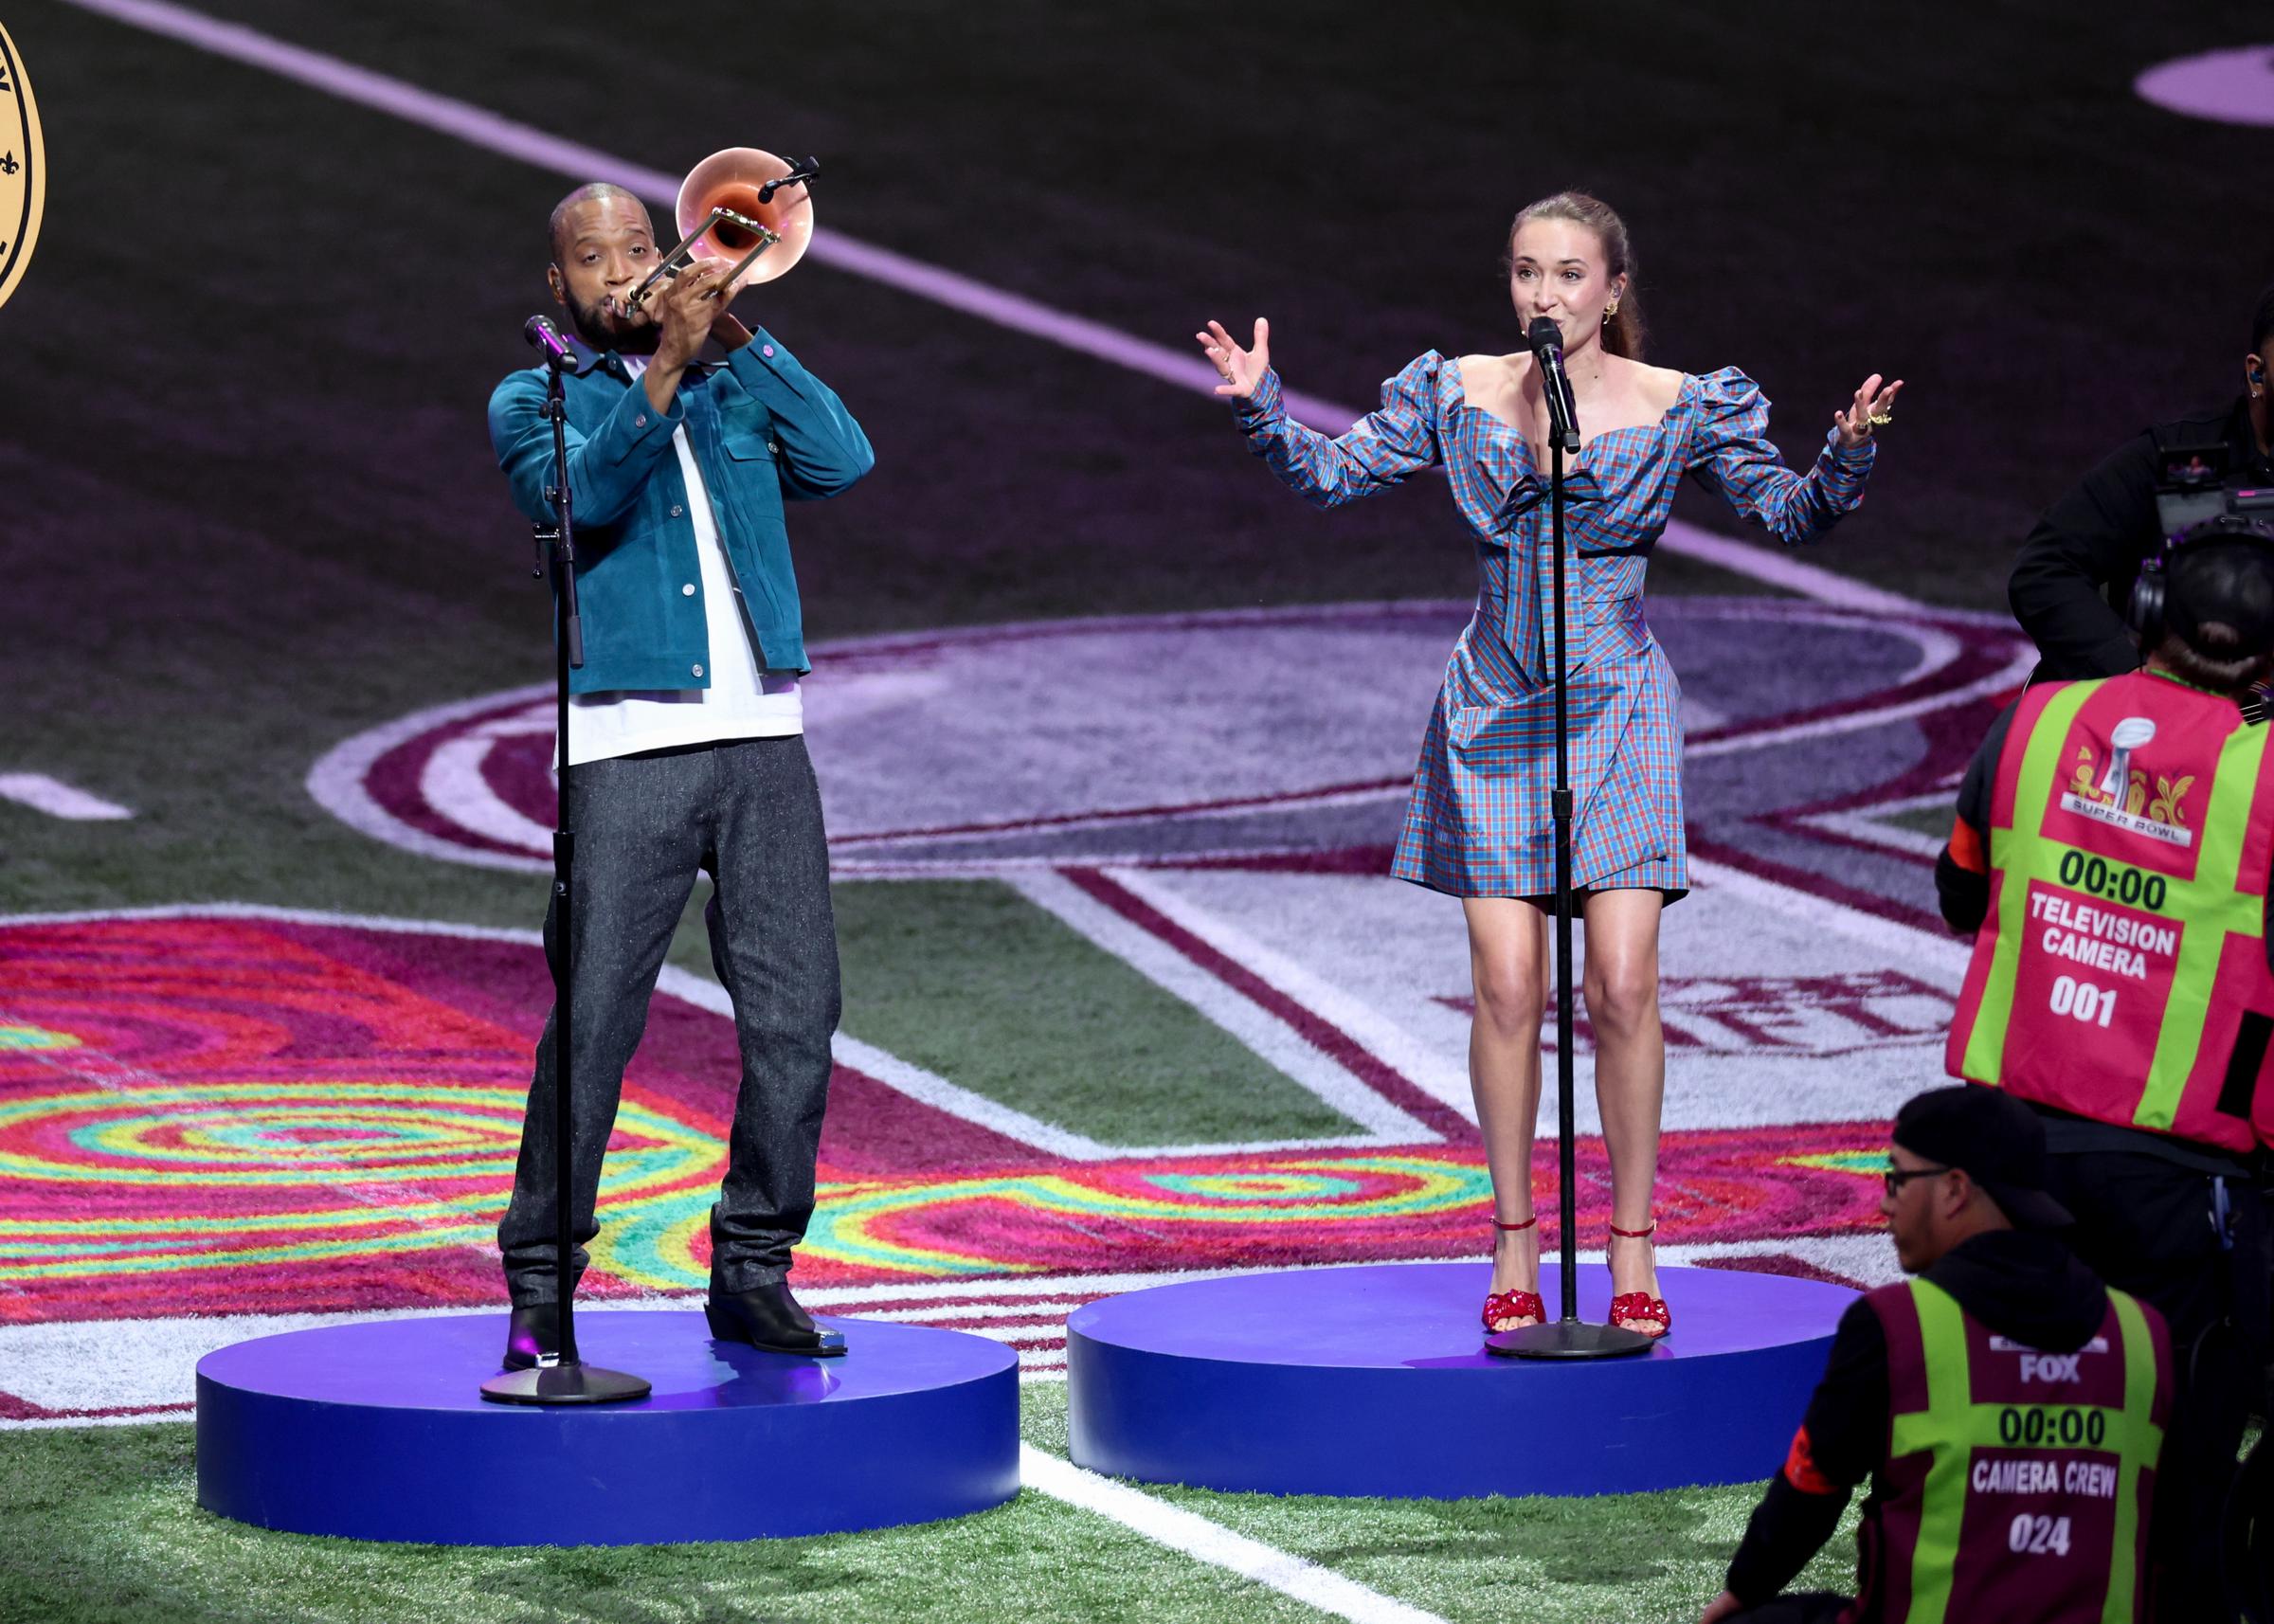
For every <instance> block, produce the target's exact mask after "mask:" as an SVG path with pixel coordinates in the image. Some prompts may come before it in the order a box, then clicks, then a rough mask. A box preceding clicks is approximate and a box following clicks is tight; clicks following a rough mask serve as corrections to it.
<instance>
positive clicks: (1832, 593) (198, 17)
mask: <svg viewBox="0 0 2274 1624" xmlns="http://www.w3.org/2000/svg"><path fill="white" fill-rule="evenodd" d="M63 4H64V5H67V6H75V7H77V8H78V9H80V10H82V11H91V12H94V13H95V14H97V15H98V16H102V17H108V18H110V19H111V20H112V21H113V22H117V23H123V24H125V25H127V26H128V27H135V28H141V29H143V30H145V31H146V32H149V33H153V34H160V35H163V36H165V37H166V38H168V39H171V40H176V41H179V42H180V43H182V44H183V45H190V46H193V47H195V48H196V49H198V50H202V51H207V52H209V53H210V54H212V55H214V56H220V57H227V58H228V59H230V60H231V61H233V62H239V63H244V64H246V65H247V66H250V67H258V68H262V69H265V70H266V71H268V72H270V73H274V74H276V75H278V76H279V77H280V78H284V79H289V80H292V81H295V82H297V83H300V84H305V85H307V86H309V87H310V88H312V89H316V90H320V91H323V92H324V93H325V94H327V95H330V96H336V97H338V98H339V99H341V100H343V101H353V102H356V103H358V104H360V105H362V106H365V107H370V108H373V109H376V110H377V111H379V112H382V113H391V114H393V115H394V116H395V117H399V118H403V119H406V120H407V121H408V122H410V123H413V124H417V125H420V126H422V127H424V128H425V129H428V130H433V131H435V132H437V133H439V134H442V135H454V136H456V137H458V138H459V139H460V140H461V141H464V142H466V143H468V144H469V145H471V146H477V147H480V148H483V149H484V150H486V151H489V152H493V153H498V154H500V155H502V156H505V157H510V158H515V159H518V160H520V161H521V162H523V163H526V164H529V165H531V166H532V167H533V168H536V169H543V170H551V171H554V172H555V173H558V174H561V175H565V176H567V177H568V178H569V179H571V180H580V181H582V180H605V181H612V182H614V183H615V184H616V185H618V186H622V187H624V188H627V189H630V190H632V191H636V192H638V193H639V194H640V195H641V196H642V197H644V198H646V199H648V200H649V201H650V202H651V203H655V204H658V205H659V206H661V207H664V208H669V207H670V206H671V203H672V201H673V199H674V198H676V197H677V194H678V189H679V183H678V180H677V177H675V176H672V175H668V174H665V173H664V172H663V171H660V170H651V169H648V168H646V167H644V166H642V165H640V164H634V163H630V162H628V161H626V160H625V159H623V158H620V157H617V156H615V155H614V154H612V153H604V152H602V151H600V150H599V149H598V148H596V147H587V146H585V145H583V144H582V143H580V142H576V141H570V140H566V139H564V138H562V137H561V136H558V135H547V134H546V133H545V132H544V131H542V130H538V129H534V128H532V126H530V125H527V124H523V123H520V122H518V121H516V120H514V119H512V118H507V117H501V116H500V115H498V114H496V113H492V112H490V111H488V110H487V109H485V108H480V107H477V106H475V105H474V104H473V103H472V102H468V101H460V100H458V99H456V98H454V97H448V96H439V95H437V94H435V93H434V92H433V91H430V90H422V89H420V88H419V87H418V86H417V85H415V84H410V83H408V82H406V81H403V80H400V79H394V78H391V77H389V76H388V75H387V74H383V73H376V72H373V71H372V70H371V69H370V68H366V67H358V66H356V65H355V64H354V63H348V62H342V61H340V60H339V59H338V58H337V57H332V56H326V55H324V54H323V53H322V52H321V51H312V50H309V49H307V48H306V47H305V46H301V45H287V44H285V43H284V42H283V41H281V40H277V39H272V38H271V37H269V36H268V35H266V34H263V33H262V32H260V31H259V30H258V29H254V28H248V27H244V25H243V24H240V23H225V22H222V21H221V20H220V19H218V18H215V17H208V16H207V15H206V14H205V13H204V12H202V11H193V10H190V9H189V8H187V7H184V6H175V5H171V4H170V3H169V0H63ZM806 253H807V255H808V257H809V258H811V259H812V260H813V261H814V262H816V263H819V264H824V265H833V266H835V267H836V268H837V269H839V270H841V271H848V272H850V273H852V274H853V275H855V276H857V277H864V278H866V279H868V280H871V281H875V282H879V283H882V284H883V285H884V286H887V287H891V288H896V289H898V290H899V291H900V292H902V293H908V294H913V295H914V296H915V297H916V298H922V299H927V300H929V301H930V302H931V303H934V304H938V305H941V306H944V307H945V308H947V309H949V310H954V311H958V312H961V313H962V314H964V315H966V316H975V317H977V318H978V319H980V320H982V321H985V322H990V323H992V324H993V325H995V326H998V327H1004V328H1008V329H1010V330H1011V331H1012V332H1014V333H1022V334H1027V335H1028V336H1030V337H1035V338H1040V339H1043V340H1045V341H1047V342H1049V343H1052V344H1056V345H1057V346H1059V347H1060V348H1061V349H1066V350H1072V351H1074V352H1076V353H1078V354H1084V355H1089V356H1092V357H1094V358H1095V359H1097V360H1100V361H1106V362H1110V363H1111V364H1112V365H1114V366H1116V367H1123V368H1127V369H1128V370H1130V371H1133V372H1140V373H1143V374H1144V375H1145V376H1146V377H1148V378H1155V379H1158V380H1160V381H1161V382H1163V383H1165V384H1173V385H1176V386H1177V387H1179V388H1188V389H1195V390H1199V391H1201V392H1204V393H1208V394H1211V395H1213V394H1214V392H1215V389H1216V386H1217V384H1218V382H1219V381H1220V379H1219V378H1218V374H1217V371H1216V370H1215V369H1214V368H1212V367H1210V366H1209V365H1208V364H1207V363H1206V362H1204V361H1202V360H1201V359H1200V356H1198V355H1195V354H1187V353H1186V352H1183V351H1182V350H1175V349H1171V348H1170V347H1168V346H1167V345H1164V344H1156V343H1154V342H1153V341H1152V340H1151V339H1149V338H1139V337H1136V336H1134V335H1132V334H1127V333H1123V332H1121V331H1119V330H1118V329H1115V328H1111V327H1108V326H1107V325H1106V324H1105V323H1103V322H1100V321H1092V320H1091V319H1090V318H1089V317H1087V316H1075V315H1074V314H1073V313H1072V312H1070V311H1063V310H1057V309H1055V308H1053V307H1052V306H1050V305H1046V304H1041V303H1038V302H1037V301H1036V300H1034V299H1030V298H1021V297H1020V295H1018V294H1014V293H1005V292H1004V291H1003V290H1002V289H1001V288H995V287H989V286H988V285H987V284H986V283H984V282H982V281H979V280H975V279H973V278H971V277H966V276H964V275H963V274H961V273H960V272H956V271H950V270H947V269H946V268H945V267H943V266H939V265H933V264H928V263H926V262H924V261H922V260H916V259H911V257H909V256H908V255H906V254H900V253H895V252H894V251H893V250H892V249H890V248H883V247H879V246H877V245H876V244H873V243H863V242H861V241H859V240H858V239H857V238H853V237H848V236H846V235H845V234H844V233H843V232H841V231H835V230H832V231H830V232H828V233H826V234H822V233H816V234H815V236H814V238H813V242H812V245H811V246H810V247H808V248H807V249H806ZM1286 401H1287V409H1288V410H1289V412H1290V413H1291V414H1292V415H1294V416H1295V417H1297V418H1300V419H1301V420H1302V421H1303V422H1305V423H1308V424H1311V425H1313V426H1314V427H1318V428H1324V429H1328V430H1332V431H1334V432H1337V433H1339V432H1341V431H1342V430H1343V429H1344V428H1346V427H1347V426H1349V424H1352V423H1355V422H1356V421H1357V420H1358V419H1359V418H1360V417H1362V416H1363V415H1364V414H1363V412H1361V411H1360V410H1359V409H1358V408H1356V407H1354V406H1338V405H1336V404H1335V403H1334V402H1332V401H1327V400H1322V399H1321V398H1319V397H1318V396H1316V395H1309V394H1305V393H1303V392H1301V391H1299V390H1295V389H1289V390H1288V391H1287V392H1286ZM1659 545H1660V546H1662V547H1664V548H1665V549H1666V550H1668V551H1669V552H1673V553H1679V554H1682V555H1684V556H1686V557H1690V558H1695V559H1698V560H1699V561H1701V562H1703V563H1706V564H1711V565H1714V566H1716V567H1717V568H1723V569H1726V570H1729V571H1731V572H1732V573H1734V574H1739V575H1744V576H1748V577H1750V578H1751V579H1753V580H1756V581H1759V582H1761V583H1762V584H1764V585H1766V586H1775V587H1778V588H1779V589H1781V590H1783V591H1787V592H1793V593H1796V594H1798V595H1799V596H1801V597H1804V598H1814V599H1815V600H1816V601H1817V602H1819V603H1825V604H1837V605H1839V606H1840V607H1842V608H1849V609H1862V610H1866V611H1868V612H1871V613H1875V614H1926V613H1931V612H1933V611H1932V610H1931V608H1930V607H1929V605H1927V604H1923V603H1921V602H1919V601H1918V600H1916V599H1912V598H1906V597H1904V596H1903V595H1902V594H1901V593H1898V592H1889V591H1886V590H1884V589H1883V588H1881V587H1877V586H1865V585H1864V584H1863V583H1861V582H1858V581H1852V580H1850V579H1849V578H1848V577H1847V576H1845V575H1841V574H1838V573H1836V572H1835V571H1832V570H1830V569H1826V568H1821V567H1819V566H1817V565H1814V564H1804V563H1802V562H1801V561H1800V560H1798V559H1797V558H1794V557H1792V556H1790V554H1789V553H1787V552H1783V551H1779V550H1776V549H1773V548H1766V547H1760V546H1758V545H1756V544H1754V543H1752V542H1748V541H1739V540H1736V539H1734V538H1733V537H1729V536H1723V535H1715V534H1713V533H1712V532H1709V531H1704V530H1700V529H1698V528H1697V527H1696V526H1695V525H1689V524H1685V523H1683V522H1681V521H1680V520H1674V521H1672V522H1670V523H1669V524H1668V525H1667V527H1666V534H1665V537H1664V538H1663V540H1661V542H1660V543H1659Z"/></svg>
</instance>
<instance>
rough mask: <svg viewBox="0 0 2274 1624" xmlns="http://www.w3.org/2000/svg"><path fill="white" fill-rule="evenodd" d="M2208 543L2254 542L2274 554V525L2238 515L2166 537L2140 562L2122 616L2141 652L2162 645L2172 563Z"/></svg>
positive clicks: (2216, 519) (2211, 519)
mask: <svg viewBox="0 0 2274 1624" xmlns="http://www.w3.org/2000/svg"><path fill="white" fill-rule="evenodd" d="M2211 541H2250V542H2255V543H2257V544H2258V546H2259V547H2260V549H2261V550H2264V551H2265V552H2267V553H2269V554H2274V525H2269V524H2267V523H2266V522H2265V520H2264V519H2254V518H2246V517H2244V516H2243V515H2242V514H2219V515H2218V516H2217V517H2216V518H2210V519H2205V520H2204V521H2203V522H2202V523H2201V524H2198V525H2192V526H2190V527H2189V528H2188V529H2186V530H2183V531H2181V532H2179V533H2178V534H2177V535H2174V536H2167V537H2165V538H2164V543H2163V546H2162V547H2161V548H2159V549H2158V550H2157V551H2155V552H2153V553H2151V554H2150V555H2149V556H2148V557H2146V558H2144V559H2142V560H2141V561H2140V565H2139V578H2138V579H2136V580H2135V581H2134V582H2133V583H2132V601H2131V603H2130V604H2128V605H2127V606H2126V609H2125V612H2124V623H2126V624H2127V625H2129V626H2130V627H2131V628H2132V629H2133V630H2134V631H2136V632H2138V633H2139V646H2140V647H2141V648H2142V649H2150V650H2152V649H2154V648H2155V647H2156V646H2157V644H2159V643H2161V642H2162V641H2163V636H2164V630H2165V628H2164V623H2163V610H2164V600H2165V596H2166V588H2167V587H2168V586H2169V585H2170V582H2171V568H2172V560H2173V559H2175V558H2176V557H2177V556H2178V555H2179V554H2180V553H2181V552H2183V551H2185V550H2187V549H2189V548H2191V547H2195V546H2198V545H2200V544H2202V543H2204V542H2211Z"/></svg>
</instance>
